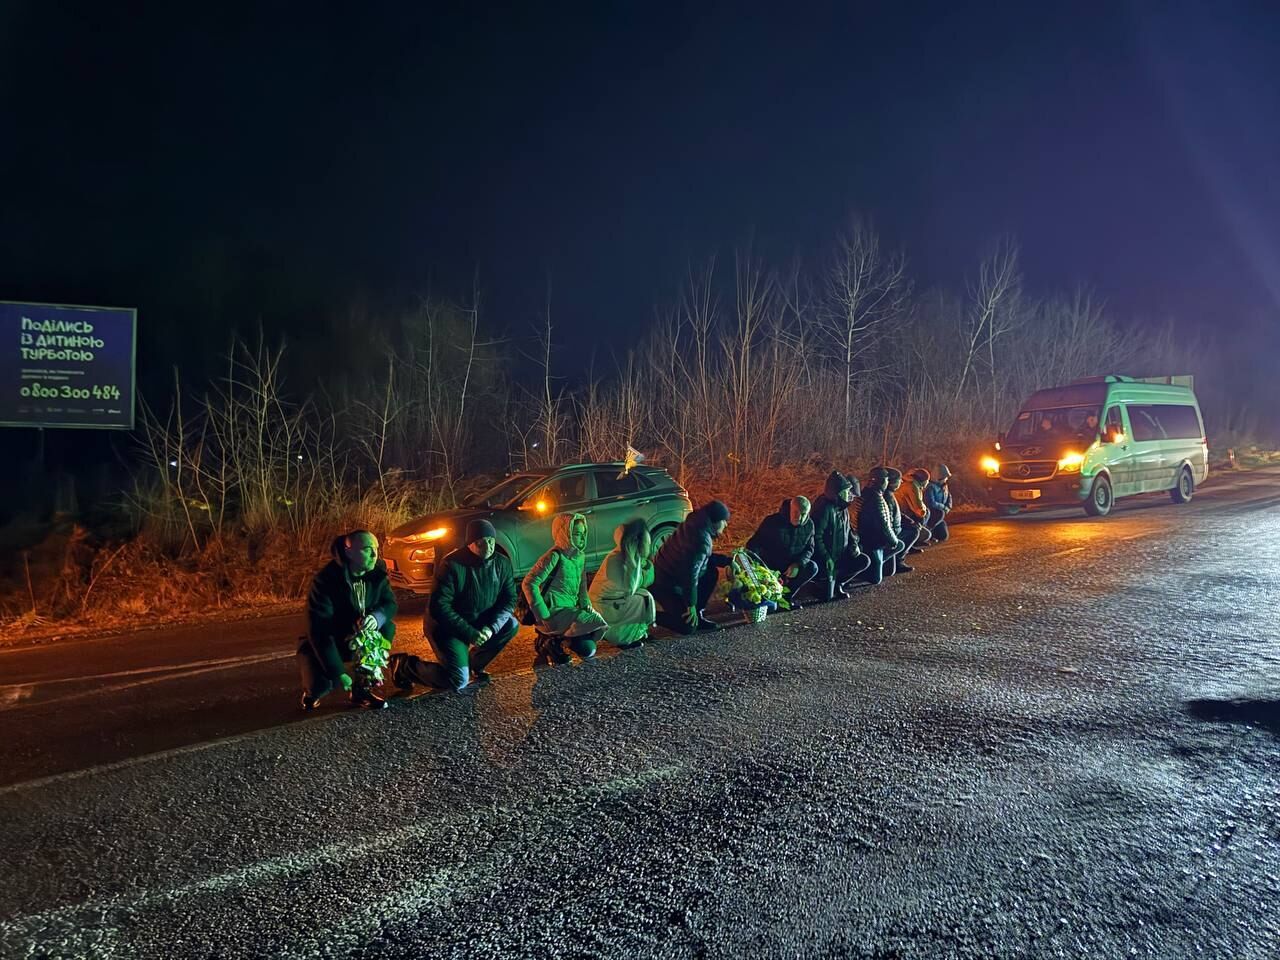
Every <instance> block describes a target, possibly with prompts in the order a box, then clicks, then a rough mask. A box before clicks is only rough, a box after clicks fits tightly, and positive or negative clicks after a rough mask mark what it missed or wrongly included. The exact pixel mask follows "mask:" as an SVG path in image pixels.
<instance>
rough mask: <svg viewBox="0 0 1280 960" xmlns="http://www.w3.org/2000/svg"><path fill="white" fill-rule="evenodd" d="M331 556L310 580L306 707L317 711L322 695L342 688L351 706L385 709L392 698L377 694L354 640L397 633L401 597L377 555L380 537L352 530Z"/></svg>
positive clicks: (303, 648)
mask: <svg viewBox="0 0 1280 960" xmlns="http://www.w3.org/2000/svg"><path fill="white" fill-rule="evenodd" d="M329 553H330V555H331V556H332V558H333V559H331V560H330V561H329V562H328V563H327V564H326V565H325V566H324V568H323V569H322V570H321V571H320V572H319V573H317V574H316V576H315V579H314V580H312V581H311V590H310V591H309V592H308V593H307V635H306V636H305V637H303V638H302V642H301V644H300V645H299V646H298V655H297V659H298V670H299V672H300V673H301V675H302V709H303V710H314V709H315V708H316V707H318V706H319V705H320V698H321V697H323V696H324V695H325V694H327V693H329V691H331V690H333V689H335V688H337V687H341V688H342V689H343V690H346V691H349V692H350V694H351V705H352V706H353V707H363V708H365V709H366V710H380V709H382V708H383V707H385V706H386V705H387V701H386V700H384V699H383V698H382V697H380V696H378V695H377V694H376V693H374V692H373V691H372V690H371V689H370V687H371V686H372V678H371V677H370V676H369V675H368V674H367V672H366V671H365V670H363V669H361V667H360V663H359V655H358V654H357V652H356V647H355V639H356V636H357V635H358V634H360V633H361V632H363V631H372V630H376V631H378V633H380V634H382V636H383V637H384V638H385V639H386V641H387V642H388V643H390V642H391V640H392V639H393V638H394V637H395V635H396V623H395V615H396V596H395V593H394V592H393V591H392V589H391V582H390V581H389V580H388V579H387V565H386V564H385V563H383V561H382V560H380V559H379V558H378V538H377V537H375V536H374V535H373V534H372V533H370V532H369V531H368V530H353V531H351V532H350V533H347V534H344V535H342V536H340V537H338V538H336V539H335V540H334V541H333V543H332V544H331V545H330V547H329Z"/></svg>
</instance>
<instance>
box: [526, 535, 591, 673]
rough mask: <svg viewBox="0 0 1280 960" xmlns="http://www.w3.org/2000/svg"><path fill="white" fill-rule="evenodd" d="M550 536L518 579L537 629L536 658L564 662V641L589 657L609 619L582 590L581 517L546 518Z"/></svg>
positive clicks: (584, 558)
mask: <svg viewBox="0 0 1280 960" xmlns="http://www.w3.org/2000/svg"><path fill="white" fill-rule="evenodd" d="M551 536H552V539H553V541H554V543H553V545H552V547H551V549H550V550H548V551H547V552H546V553H544V554H543V555H542V556H541V557H539V558H538V562H537V563H535V564H534V565H533V569H532V570H530V571H529V572H528V574H527V575H526V576H525V578H524V583H523V584H522V585H521V588H522V589H523V590H524V599H525V602H526V603H527V604H528V605H529V609H530V610H531V611H532V612H533V616H534V622H535V626H536V627H537V630H538V643H537V648H536V649H537V654H538V662H539V663H546V662H547V661H551V662H552V663H568V662H569V654H567V653H566V652H565V649H564V645H565V644H566V643H568V644H569V649H570V650H572V651H573V652H574V653H576V654H577V655H578V656H579V657H581V658H582V659H583V660H590V659H591V658H592V657H594V656H595V655H596V642H597V641H598V640H599V639H600V637H601V636H602V635H603V634H604V632H605V630H607V629H608V628H609V624H608V623H607V622H606V621H605V619H604V617H602V616H601V615H600V614H599V613H598V612H597V611H596V609H595V608H594V607H592V605H591V596H590V594H589V593H588V592H587V576H586V569H585V567H586V562H587V554H586V550H587V518H586V517H585V516H583V515H582V514H580V513H562V514H560V515H559V516H558V517H556V518H555V519H554V520H552V521H551Z"/></svg>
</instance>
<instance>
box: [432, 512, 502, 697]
mask: <svg viewBox="0 0 1280 960" xmlns="http://www.w3.org/2000/svg"><path fill="white" fill-rule="evenodd" d="M466 537H467V545H466V546H465V547H459V548H458V549H457V550H454V551H453V552H452V553H450V554H449V555H448V556H447V557H445V558H444V561H443V562H442V563H441V565H440V571H439V572H438V573H437V575H436V588H435V591H434V592H433V593H432V594H431V603H430V604H429V605H428V607H427V613H426V615H425V616H424V617H423V624H422V628H423V632H424V633H426V635H427V640H428V641H429V642H430V643H431V649H432V650H434V651H435V654H436V657H437V658H438V659H439V661H440V662H439V664H424V666H425V667H426V668H427V670H428V672H427V676H426V677H425V680H426V682H428V683H431V684H432V685H433V686H439V687H447V688H452V689H454V690H458V691H461V690H462V689H463V688H464V687H466V686H467V684H468V683H469V682H470V681H471V680H473V679H474V680H476V681H477V682H483V681H485V680H488V679H489V675H488V674H487V673H486V672H485V669H484V668H485V667H487V666H488V665H489V663H490V661H492V660H493V658H494V657H496V656H497V655H498V654H499V653H501V652H502V648H503V647H505V646H506V645H507V644H508V643H509V642H510V640H511V638H512V637H514V636H515V635H516V629H517V628H518V626H519V624H517V623H516V618H515V615H514V613H513V612H512V611H514V610H515V606H516V581H515V575H514V574H513V573H512V570H511V561H510V560H508V559H507V558H506V557H504V556H503V555H502V554H500V553H497V552H496V551H497V531H495V530H494V529H493V524H491V523H490V522H489V521H488V520H472V521H471V522H470V523H469V524H467V533H466Z"/></svg>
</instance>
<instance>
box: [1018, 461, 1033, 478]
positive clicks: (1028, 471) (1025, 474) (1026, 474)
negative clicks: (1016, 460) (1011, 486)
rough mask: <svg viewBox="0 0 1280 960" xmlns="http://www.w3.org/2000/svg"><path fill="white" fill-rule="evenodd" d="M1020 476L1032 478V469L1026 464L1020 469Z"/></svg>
mask: <svg viewBox="0 0 1280 960" xmlns="http://www.w3.org/2000/svg"><path fill="white" fill-rule="evenodd" d="M1018 476H1020V477H1029V476H1031V468H1030V467H1029V466H1027V465H1026V464H1025V463H1024V464H1023V465H1022V466H1020V467H1019V468H1018Z"/></svg>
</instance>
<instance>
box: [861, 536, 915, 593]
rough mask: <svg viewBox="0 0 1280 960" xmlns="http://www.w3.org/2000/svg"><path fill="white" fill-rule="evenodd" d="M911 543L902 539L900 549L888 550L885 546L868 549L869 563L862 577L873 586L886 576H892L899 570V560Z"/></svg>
mask: <svg viewBox="0 0 1280 960" xmlns="http://www.w3.org/2000/svg"><path fill="white" fill-rule="evenodd" d="M910 547H911V545H910V544H909V543H908V542H907V541H906V540H902V541H900V543H899V545H898V549H896V550H888V549H885V548H877V549H875V550H868V551H867V557H868V558H869V564H868V566H867V568H866V571H865V572H864V573H863V575H862V578H863V579H864V580H866V581H867V583H870V584H872V585H873V586H874V585H875V584H877V583H879V582H880V581H881V580H883V579H884V578H885V577H892V576H893V575H894V574H895V573H897V572H898V561H899V559H901V558H902V557H904V556H905V555H906V553H907V550H909V549H910Z"/></svg>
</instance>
